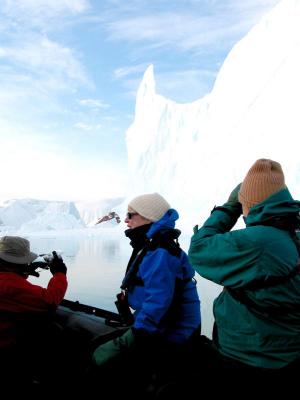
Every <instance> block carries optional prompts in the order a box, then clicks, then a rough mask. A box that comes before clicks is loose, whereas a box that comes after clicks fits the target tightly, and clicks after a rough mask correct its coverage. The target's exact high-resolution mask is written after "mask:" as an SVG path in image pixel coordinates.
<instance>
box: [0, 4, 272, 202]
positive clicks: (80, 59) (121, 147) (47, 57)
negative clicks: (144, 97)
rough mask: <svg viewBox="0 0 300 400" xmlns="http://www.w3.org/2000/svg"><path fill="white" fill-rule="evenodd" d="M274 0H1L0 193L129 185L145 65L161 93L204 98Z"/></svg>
mask: <svg viewBox="0 0 300 400" xmlns="http://www.w3.org/2000/svg"><path fill="white" fill-rule="evenodd" d="M277 3H279V0H244V1H240V0H173V1H172V2H170V1H169V0H168V1H167V0H151V1H149V0H148V1H146V0H127V1H124V0H98V1H96V0H94V1H93V0H2V1H1V2H0V85H1V91H0V168H1V182H2V185H1V191H0V200H4V199H11V198H36V199H48V200H74V201H79V200H86V201H95V200H98V199H101V198H105V197H116V196H120V195H123V194H124V193H126V192H127V191H128V190H130V181H128V179H127V153H126V142H125V134H126V130H127V129H128V127H129V126H130V125H131V124H132V122H133V120H134V112H135V96H136V91H137V89H138V86H139V83H140V82H141V80H142V77H143V74H144V72H145V70H146V68H147V67H148V66H149V65H150V64H153V66H154V73H155V80H156V84H157V92H158V93H160V94H162V95H163V96H165V97H167V98H170V99H172V100H174V101H176V102H179V103H186V102H192V101H194V100H197V99H199V98H201V97H203V96H204V95H205V94H207V93H209V92H210V91H211V89H212V87H213V84H214V80H215V78H216V75H217V73H218V71H219V69H220V67H221V65H222V63H223V61H224V59H225V58H226V56H227V55H228V53H229V51H230V50H231V48H232V47H233V46H234V44H235V43H237V42H238V41H239V40H240V39H241V38H242V37H243V36H244V35H245V34H246V33H247V32H248V31H249V30H250V29H251V27H252V26H254V25H255V24H256V23H257V22H258V21H259V20H260V18H261V17H262V16H263V15H264V14H265V13H267V12H268V11H269V10H270V9H271V8H273V7H274V6H275V5H276V4H277Z"/></svg>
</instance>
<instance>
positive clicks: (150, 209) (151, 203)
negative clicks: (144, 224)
mask: <svg viewBox="0 0 300 400" xmlns="http://www.w3.org/2000/svg"><path fill="white" fill-rule="evenodd" d="M128 208H131V209H133V210H134V211H136V212H137V213H138V214H140V215H141V216H142V217H144V218H147V219H149V221H152V222H154V221H158V220H159V219H161V217H162V216H163V215H164V214H165V213H166V212H167V211H168V210H169V209H170V208H171V206H170V204H169V203H168V202H167V201H166V200H165V199H164V198H163V197H162V196H161V195H160V194H158V193H149V194H142V195H141V196H137V197H135V198H134V199H133V200H131V202H130V203H129V204H128Z"/></svg>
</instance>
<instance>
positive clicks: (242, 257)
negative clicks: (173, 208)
mask: <svg viewBox="0 0 300 400" xmlns="http://www.w3.org/2000/svg"><path fill="white" fill-rule="evenodd" d="M299 211H300V202H299V201H297V200H294V199H293V198H292V196H291V194H290V192H289V190H288V188H287V187H286V185H285V179H284V174H283V171H282V168H281V165H280V164H279V163H278V162H276V161H272V160H269V159H259V160H257V161H256V162H255V163H254V165H253V166H252V167H251V168H250V170H249V172H248V173H247V175H246V177H245V179H244V181H243V182H242V183H241V184H240V185H238V186H237V187H236V188H235V189H234V190H233V192H232V193H231V195H230V197H229V199H228V201H227V202H226V203H225V204H223V205H222V206H219V207H215V208H214V209H213V210H212V213H211V215H210V216H209V218H208V219H207V220H206V221H205V223H204V225H203V226H202V227H201V228H200V229H198V227H197V226H196V227H195V228H194V235H193V236H192V239H191V243H190V248H189V252H188V255H189V259H190V262H191V264H192V266H193V267H194V269H195V270H196V271H197V272H198V273H199V274H200V275H201V276H202V277H204V278H206V279H208V280H210V281H213V282H215V283H217V284H219V285H221V286H223V287H224V289H223V291H222V292H221V294H220V295H219V296H218V297H217V298H216V299H215V301H214V305H213V311H214V317H215V326H214V332H213V345H214V348H216V349H217V351H218V354H219V356H220V357H219V358H218V360H219V366H221V368H224V367H226V368H229V369H234V370H236V371H247V374H248V373H249V372H251V371H253V372H255V373H258V374H263V375H264V376H266V375H265V374H264V373H265V372H267V373H268V376H269V375H270V376H274V375H276V374H277V373H279V372H280V373H281V372H282V371H284V370H286V371H291V370H297V369H298V368H299V359H300V269H299V253H300V245H299V238H298V237H297V230H299V226H300V224H299ZM241 214H243V218H244V221H245V225H246V228H245V229H236V230H232V228H233V227H234V225H235V224H236V222H237V220H238V218H239V217H240V216H241ZM276 376H277V375H276Z"/></svg>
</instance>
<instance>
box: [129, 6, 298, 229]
mask: <svg viewBox="0 0 300 400" xmlns="http://www.w3.org/2000/svg"><path fill="white" fill-rule="evenodd" d="M299 71H300V1H298V0H283V1H282V2H281V3H279V4H278V5H277V7H275V8H274V9H273V10H272V12H271V13H269V14H268V15H266V16H265V17H264V18H263V19H262V20H261V21H260V23H259V24H258V25H257V26H255V27H254V28H253V29H252V30H251V31H250V32H249V33H248V34H247V35H246V36H245V37H244V38H243V39H242V40H241V41H240V42H239V43H237V44H236V45H235V46H234V47H233V49H232V51H231V52H230V53H229V55H228V57H227V58H226V60H225V62H224V64H223V66H222V68H221V70H220V72H219V74H218V76H217V79H216V82H215V85H214V88H213V90H212V92H211V93H210V94H208V95H207V96H205V97H204V98H202V99H199V100H196V101H195V102H193V103H187V104H179V103H176V102H174V101H172V100H170V99H166V98H164V97H163V96H161V95H159V94H157V93H156V90H155V79H154V74H153V67H152V66H149V68H148V69H147V70H146V72H145V74H144V78H143V80H142V82H141V84H140V87H139V90H138V93H137V99H136V110H135V119H134V122H133V124H132V125H131V126H130V127H129V129H128V131H127V134H126V141H127V150H128V162H129V173H130V177H129V179H130V182H131V183H132V186H131V193H130V196H132V195H136V194H141V193H145V192H153V191H158V192H160V193H161V194H162V195H164V196H165V197H166V198H167V200H169V202H171V205H172V206H173V207H175V208H177V209H178V211H179V213H180V215H181V221H182V224H183V225H186V226H187V227H189V229H191V227H192V225H193V224H195V223H196V222H200V223H201V222H203V218H205V217H206V216H207V215H208V213H209V211H210V210H211V209H212V208H213V206H214V205H215V204H219V203H222V202H224V201H225V200H226V199H227V197H228V195H229V193H230V191H231V189H233V187H235V186H236V184H237V183H239V182H240V181H241V180H242V179H243V178H244V176H245V174H246V172H247V171H248V169H249V168H250V166H251V165H252V164H253V163H254V161H255V160H256V159H258V158H262V157H264V158H272V159H275V160H277V161H279V162H280V163H281V164H282V167H283V169H284V171H285V175H286V183H287V185H288V187H289V188H290V190H291V192H292V194H293V195H294V197H299V193H300V157H299V155H298V152H299V146H298V144H299V132H300V113H299V110H298V108H299V106H298V105H299V104H300V78H299Z"/></svg>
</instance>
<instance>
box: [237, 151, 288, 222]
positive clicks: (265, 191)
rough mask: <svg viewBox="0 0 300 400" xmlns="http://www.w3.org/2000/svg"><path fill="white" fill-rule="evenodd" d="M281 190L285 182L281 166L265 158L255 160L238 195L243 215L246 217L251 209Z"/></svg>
mask: <svg viewBox="0 0 300 400" xmlns="http://www.w3.org/2000/svg"><path fill="white" fill-rule="evenodd" d="M283 188H285V182H284V174H283V171H282V168H281V165H280V164H279V163H278V162H276V161H272V160H267V159H265V158H261V159H260V160H257V161H256V162H255V163H254V164H253V165H252V167H251V168H250V169H249V171H248V173H247V175H246V177H245V179H244V181H243V183H242V186H241V189H240V191H239V195H238V196H239V202H240V203H241V204H242V206H243V211H244V214H245V215H247V214H248V212H249V209H250V208H251V207H253V206H255V205H256V204H259V203H261V202H262V201H264V200H265V199H267V198H268V197H269V196H271V195H272V194H274V193H276V192H279V191H280V190H281V189H283ZM245 211H246V212H245Z"/></svg>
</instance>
